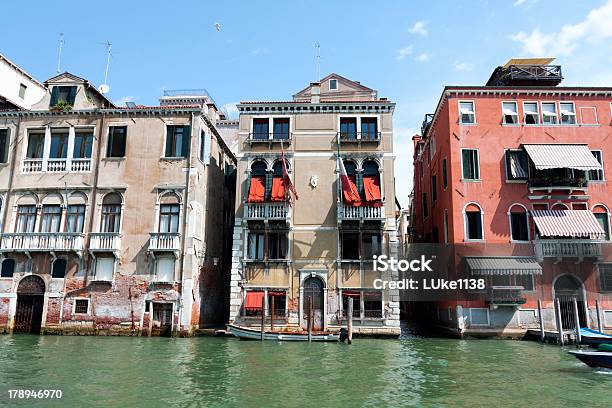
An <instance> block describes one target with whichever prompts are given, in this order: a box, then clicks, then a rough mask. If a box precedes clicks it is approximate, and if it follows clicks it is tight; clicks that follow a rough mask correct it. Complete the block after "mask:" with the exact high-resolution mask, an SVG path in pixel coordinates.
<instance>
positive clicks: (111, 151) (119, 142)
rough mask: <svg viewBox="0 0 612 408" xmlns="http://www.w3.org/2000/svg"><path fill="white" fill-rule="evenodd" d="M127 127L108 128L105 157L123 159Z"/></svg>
mask: <svg viewBox="0 0 612 408" xmlns="http://www.w3.org/2000/svg"><path fill="white" fill-rule="evenodd" d="M126 136H127V126H111V127H110V128H108V144H107V145H106V157H125V143H126Z"/></svg>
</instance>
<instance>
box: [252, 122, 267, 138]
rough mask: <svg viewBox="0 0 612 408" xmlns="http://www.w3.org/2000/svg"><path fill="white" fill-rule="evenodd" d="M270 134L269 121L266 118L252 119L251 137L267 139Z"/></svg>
mask: <svg viewBox="0 0 612 408" xmlns="http://www.w3.org/2000/svg"><path fill="white" fill-rule="evenodd" d="M269 136H270V121H269V120H268V119H267V118H266V119H253V139H255V140H268V137H269Z"/></svg>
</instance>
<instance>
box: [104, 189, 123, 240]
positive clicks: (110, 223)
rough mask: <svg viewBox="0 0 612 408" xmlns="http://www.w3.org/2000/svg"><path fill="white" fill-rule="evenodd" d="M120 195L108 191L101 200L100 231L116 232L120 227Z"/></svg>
mask: <svg viewBox="0 0 612 408" xmlns="http://www.w3.org/2000/svg"><path fill="white" fill-rule="evenodd" d="M122 202H123V200H122V199H121V195H119V194H118V193H109V194H107V195H106V196H104V199H103V200H102V232H114V233H118V232H119V230H120V227H121V203H122Z"/></svg>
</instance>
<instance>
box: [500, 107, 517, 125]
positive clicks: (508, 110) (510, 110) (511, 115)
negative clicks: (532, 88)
mask: <svg viewBox="0 0 612 408" xmlns="http://www.w3.org/2000/svg"><path fill="white" fill-rule="evenodd" d="M502 112H503V114H504V124H506V125H518V123H519V118H518V106H517V104H516V102H502Z"/></svg>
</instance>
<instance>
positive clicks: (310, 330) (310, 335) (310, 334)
mask: <svg viewBox="0 0 612 408" xmlns="http://www.w3.org/2000/svg"><path fill="white" fill-rule="evenodd" d="M312 303H313V302H312V296H310V297H309V298H308V342H309V343H310V342H311V341H312V323H313V322H312V317H313V316H312V306H313V304H312Z"/></svg>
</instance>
